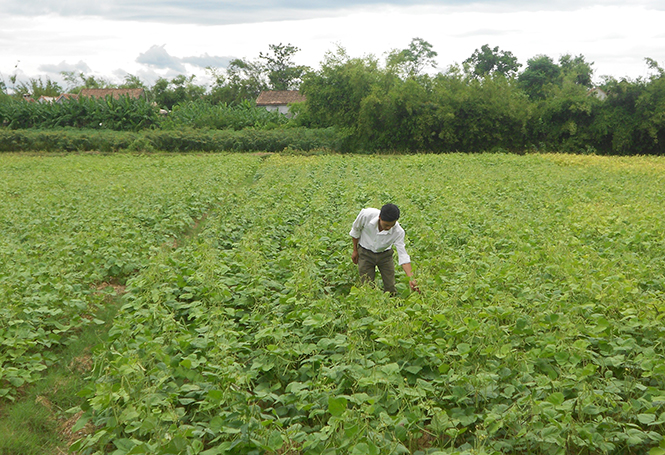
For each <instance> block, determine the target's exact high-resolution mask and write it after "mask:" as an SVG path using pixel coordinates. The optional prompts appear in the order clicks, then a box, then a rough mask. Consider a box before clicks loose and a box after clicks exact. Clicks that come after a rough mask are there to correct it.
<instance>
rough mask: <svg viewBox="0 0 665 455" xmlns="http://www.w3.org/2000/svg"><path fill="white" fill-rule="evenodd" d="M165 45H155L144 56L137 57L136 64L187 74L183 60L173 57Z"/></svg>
mask: <svg viewBox="0 0 665 455" xmlns="http://www.w3.org/2000/svg"><path fill="white" fill-rule="evenodd" d="M164 46H165V45H164V44H162V45H161V46H157V45H154V46H152V47H151V48H150V49H148V50H147V51H145V52H144V53H142V54H139V56H138V57H136V62H137V63H141V64H144V65H148V66H150V67H153V68H159V69H171V70H174V71H178V72H183V73H184V72H185V66H184V65H183V64H182V61H181V59H179V58H177V57H173V56H171V55H170V54H169V53H168V52H166V49H164Z"/></svg>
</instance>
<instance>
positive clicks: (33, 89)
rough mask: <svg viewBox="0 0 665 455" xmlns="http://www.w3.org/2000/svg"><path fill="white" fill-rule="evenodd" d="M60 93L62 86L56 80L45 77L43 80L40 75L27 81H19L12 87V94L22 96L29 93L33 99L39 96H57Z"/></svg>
mask: <svg viewBox="0 0 665 455" xmlns="http://www.w3.org/2000/svg"><path fill="white" fill-rule="evenodd" d="M61 93H62V87H60V85H59V84H58V83H57V82H53V81H52V80H51V79H49V78H46V82H44V81H43V80H42V78H41V76H40V77H36V78H30V79H29V80H28V81H27V82H20V83H19V84H18V86H17V87H15V89H14V95H15V96H18V97H23V95H30V96H32V98H34V99H38V98H39V97H41V96H58V95H60V94H61Z"/></svg>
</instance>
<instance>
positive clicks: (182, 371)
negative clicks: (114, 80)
mask: <svg viewBox="0 0 665 455" xmlns="http://www.w3.org/2000/svg"><path fill="white" fill-rule="evenodd" d="M106 159H111V160H112V159H113V157H107V158H106ZM143 159H147V160H148V162H149V160H150V158H143ZM257 160H258V158H257ZM189 164H190V163H185V162H183V165H189ZM229 164H235V166H236V167H235V168H230V167H226V166H228V165H229ZM226 166H224V165H222V164H221V163H218V166H217V167H214V168H211V169H210V170H207V169H206V168H205V166H199V167H197V168H196V179H210V180H213V181H214V178H218V177H219V175H220V171H221V170H222V169H234V170H235V171H239V169H238V168H243V169H245V170H246V171H248V172H244V173H243V172H238V174H237V175H238V176H239V175H244V176H245V178H244V179H243V180H242V182H241V183H239V182H238V180H237V179H233V181H235V183H236V184H235V185H233V183H232V180H229V181H228V182H227V183H228V184H229V186H226V188H225V189H224V190H222V189H221V188H220V190H221V192H220V193H218V194H220V195H222V196H221V197H222V199H221V200H219V201H218V203H217V204H216V205H215V206H214V207H210V208H209V210H208V211H207V213H208V216H207V217H206V219H205V222H204V223H202V224H201V225H200V226H199V228H198V232H197V235H195V236H192V237H191V238H189V239H188V240H187V241H186V242H182V243H181V244H180V245H179V246H178V248H177V249H175V250H169V249H162V250H160V251H155V253H154V254H153V255H152V256H151V257H150V261H149V263H148V264H146V266H145V267H142V268H141V269H140V270H139V271H138V273H136V274H135V275H133V276H132V277H131V278H129V279H128V280H127V285H128V288H127V291H128V292H127V294H126V297H125V299H124V306H123V307H122V309H121V310H120V312H119V314H118V316H117V317H116V319H115V321H114V326H113V327H112V328H111V330H110V333H109V337H110V338H109V342H108V348H107V349H105V350H102V351H99V353H98V356H97V357H96V365H98V367H97V368H96V369H95V372H94V379H95V381H94V383H91V384H90V385H89V386H88V387H86V388H85V389H84V390H83V391H82V392H81V395H82V396H83V397H84V398H85V399H86V404H85V405H84V409H85V410H86V416H85V417H84V419H83V420H82V422H83V423H85V422H90V423H92V424H94V425H95V428H96V431H95V433H94V434H91V435H88V436H87V437H84V438H82V439H81V440H80V441H79V442H77V443H76V444H75V445H74V447H72V450H75V451H77V452H78V453H82V454H90V453H100V454H101V453H107V452H109V451H114V453H118V454H120V453H150V454H174V453H178V454H180V453H182V454H186V453H199V454H215V453H220V454H221V453H237V454H249V453H272V452H276V453H286V452H288V451H292V452H298V453H308V454H319V453H333V450H334V451H335V453H358V454H360V453H362V454H367V453H376V454H384V453H385V454H392V453H395V454H398V453H437V452H438V453H477V454H479V453H530V454H537V455H540V454H543V455H544V454H551V453H571V454H572V453H647V452H649V450H654V452H653V453H659V452H658V450H659V444H661V441H662V434H663V431H665V427H664V425H665V414H664V412H665V399H664V397H665V349H664V347H663V345H662V343H661V340H662V337H663V336H664V335H665V333H664V328H663V324H662V316H663V296H664V295H665V294H664V293H665V287H664V283H665V277H664V276H663V273H662V271H663V270H665V263H664V258H663V254H662V249H663V246H664V245H665V237H664V233H665V226H663V220H665V217H663V216H662V215H663V214H662V207H663V200H662V199H663V197H662V194H661V193H662V192H661V191H660V186H659V185H658V182H660V181H661V180H662V178H663V173H664V172H665V163H664V162H663V160H662V159H660V158H658V159H656V158H634V159H619V158H612V159H609V158H603V157H594V156H591V157H575V156H562V155H528V156H510V155H502V154H495V155H491V154H485V155H472V156H469V155H459V154H449V155H443V156H433V155H417V156H409V157H400V158H383V157H376V156H374V157H348V156H324V157H301V156H298V157H283V156H278V155H275V156H272V157H270V158H267V159H266V160H264V161H262V163H261V164H260V165H259V164H258V163H257V161H246V162H235V163H227V164H226ZM156 180H159V179H157V178H156V177H154V176H153V177H152V179H151V181H156ZM176 180H177V179H176ZM170 182H172V180H171V181H170ZM178 187H180V186H178ZM144 194H146V193H144ZM182 198H185V199H186V193H184V192H183V193H179V194H178V195H176V196H172V197H171V198H169V201H170V202H173V201H179V200H182ZM385 200H392V201H394V202H395V203H397V204H398V205H399V206H400V208H401V209H402V213H403V219H402V220H401V222H402V225H403V226H405V228H406V230H407V234H408V239H409V245H408V248H409V251H410V253H411V255H412V257H413V258H414V261H415V266H416V274H417V279H418V282H419V285H420V287H421V289H422V290H423V293H422V294H410V293H409V291H408V285H407V284H406V281H405V278H404V277H400V280H401V281H400V283H399V285H400V286H401V294H400V296H399V297H397V298H390V297H388V296H387V295H384V294H383V293H381V292H380V291H379V290H378V289H376V288H374V287H372V286H364V287H356V286H354V284H356V283H357V271H356V270H355V268H354V266H353V264H352V263H351V261H350V257H349V256H350V241H349V238H348V229H349V226H350V224H351V223H352V221H353V219H354V217H355V215H356V214H357V211H358V210H359V209H360V208H362V207H365V206H377V205H380V204H381V202H383V201H385ZM442 207H444V208H445V210H442Z"/></svg>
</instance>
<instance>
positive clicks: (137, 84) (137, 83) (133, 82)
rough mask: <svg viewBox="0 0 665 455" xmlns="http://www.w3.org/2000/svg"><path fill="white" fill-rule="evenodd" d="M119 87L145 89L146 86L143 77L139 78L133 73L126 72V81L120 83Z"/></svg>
mask: <svg viewBox="0 0 665 455" xmlns="http://www.w3.org/2000/svg"><path fill="white" fill-rule="evenodd" d="M118 88H142V89H145V88H146V86H145V84H144V83H143V81H142V80H141V79H139V77H138V76H134V75H133V74H126V75H125V82H123V83H122V84H120V85H118Z"/></svg>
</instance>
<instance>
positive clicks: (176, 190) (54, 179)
mask: <svg viewBox="0 0 665 455" xmlns="http://www.w3.org/2000/svg"><path fill="white" fill-rule="evenodd" d="M256 163H257V158H255V157H248V156H247V157H240V156H233V157H232V156H213V157H206V158H205V159H204V158H202V157H195V156H182V157H173V156H161V157H151V158H141V157H132V156H127V155H123V156H119V157H116V158H113V159H109V158H108V157H103V156H95V155H87V156H73V155H72V156H67V157H43V156H34V157H25V156H17V155H3V156H2V157H1V159H0V228H1V229H2V236H1V237H0V399H12V400H13V399H14V397H15V396H16V391H17V389H18V388H20V387H21V386H23V385H24V384H29V383H32V382H34V381H35V380H36V379H37V378H38V377H39V375H40V372H41V371H43V370H44V369H46V368H48V367H49V366H50V365H52V364H53V363H54V362H56V361H57V360H58V348H59V347H60V346H62V345H65V344H67V343H69V342H70V341H71V340H72V339H73V337H75V336H76V333H77V331H78V330H79V329H80V328H81V327H82V326H83V325H85V324H90V323H99V322H101V321H98V320H96V319H95V318H94V314H95V312H96V310H97V308H98V307H99V305H101V304H102V303H103V300H104V297H105V293H106V291H105V289H106V288H107V285H108V284H109V283H113V284H124V282H125V280H126V279H127V277H129V276H130V275H132V274H134V273H136V271H138V270H141V269H143V268H145V267H146V266H147V265H148V264H149V263H150V258H151V257H153V256H155V255H156V254H157V252H159V251H160V250H161V249H162V248H164V247H165V246H167V245H172V244H173V243H174V241H176V240H177V239H178V238H179V237H180V236H182V235H183V233H185V232H186V231H187V229H188V228H189V227H190V226H191V225H192V224H194V223H195V220H197V219H199V218H200V217H201V216H202V215H203V214H204V213H205V212H206V211H207V209H208V207H210V206H212V205H217V204H220V203H222V202H223V201H224V200H225V198H226V197H227V196H228V194H229V192H230V189H232V188H234V187H235V186H236V185H237V184H238V183H239V182H242V181H243V179H244V178H245V174H246V173H249V174H250V175H251V173H252V169H253V166H255V164H256Z"/></svg>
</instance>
